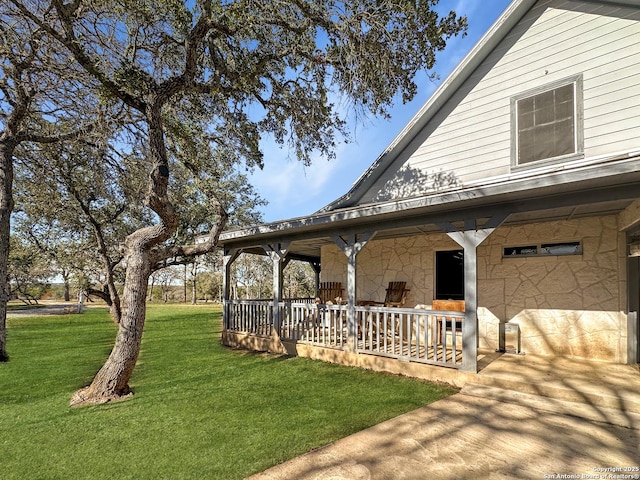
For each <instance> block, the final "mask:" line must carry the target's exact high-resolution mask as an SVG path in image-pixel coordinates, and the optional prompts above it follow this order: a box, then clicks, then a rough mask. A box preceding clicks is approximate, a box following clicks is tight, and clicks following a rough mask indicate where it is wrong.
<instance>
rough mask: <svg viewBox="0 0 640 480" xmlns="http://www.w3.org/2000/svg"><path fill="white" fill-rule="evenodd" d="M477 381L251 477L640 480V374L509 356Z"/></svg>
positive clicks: (597, 365) (573, 362)
mask: <svg viewBox="0 0 640 480" xmlns="http://www.w3.org/2000/svg"><path fill="white" fill-rule="evenodd" d="M474 380H475V381H473V382H468V383H467V384H466V385H465V386H464V387H463V388H462V390H461V392H460V393H459V394H456V395H453V396H451V397H449V398H447V399H445V400H441V401H439V402H436V403H433V404H431V405H428V406H426V407H423V408H420V409H418V410H415V411H413V412H410V413H407V414H405V415H402V416H400V417H397V418H394V419H391V420H389V421H386V422H384V423H381V424H379V425H376V426H374V427H372V428H369V429H367V430H364V431H362V432H359V433H356V434H354V435H351V436H349V437H346V438H343V439H341V440H339V441H337V442H335V443H334V444H332V445H329V446H326V447H324V448H321V449H318V450H315V451H313V452H310V453H308V454H306V455H303V456H301V457H298V458H295V459H293V460H291V461H289V462H286V463H284V464H281V465H278V466H275V467H273V468H271V469H269V470H267V471H265V472H262V473H260V474H257V475H254V476H253V477H250V478H251V479H252V480H284V479H297V480H299V479H316V480H319V479H323V480H328V479H332V480H337V479H363V480H364V479H373V480H375V479H390V480H391V479H393V480H396V479H432V478H434V479H484V478H487V479H544V478H580V479H586V478H598V479H610V478H611V479H614V478H640V373H639V371H638V368H637V366H628V365H612V364H608V363H599V362H584V361H577V360H567V359H548V358H544V357H535V356H529V355H527V356H519V355H503V356H501V357H499V358H497V359H494V360H493V361H492V362H491V363H489V364H488V365H486V366H485V367H484V368H483V370H482V371H481V372H480V373H479V374H478V375H475V378H474ZM616 475H627V476H616Z"/></svg>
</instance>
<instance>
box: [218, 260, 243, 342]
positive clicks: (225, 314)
mask: <svg viewBox="0 0 640 480" xmlns="http://www.w3.org/2000/svg"><path fill="white" fill-rule="evenodd" d="M240 253H241V251H240V250H238V249H236V248H232V249H228V250H227V249H225V251H224V255H223V256H222V266H223V269H222V324H223V325H224V329H225V330H226V329H227V327H228V326H229V320H230V312H229V305H228V304H229V300H230V297H231V265H232V264H233V262H234V261H235V260H236V258H238V256H239V255H240Z"/></svg>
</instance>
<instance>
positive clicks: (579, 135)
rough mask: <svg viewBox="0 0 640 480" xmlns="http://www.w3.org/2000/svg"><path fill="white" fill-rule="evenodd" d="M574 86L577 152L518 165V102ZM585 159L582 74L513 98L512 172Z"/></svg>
mask: <svg viewBox="0 0 640 480" xmlns="http://www.w3.org/2000/svg"><path fill="white" fill-rule="evenodd" d="M569 84H573V85H574V104H573V107H574V122H575V123H574V131H575V137H574V146H575V152H574V153H570V154H568V155H561V156H558V157H551V158H543V159H541V160H536V161H533V162H527V163H523V164H522V165H520V164H519V163H518V111H517V105H518V101H519V100H522V99H525V98H528V97H532V96H534V95H538V94H540V93H544V92H548V91H549V90H555V89H556V88H559V87H564V86H565V85H569ZM581 158H584V97H583V80H582V74H578V75H573V76H571V77H567V78H563V79H562V80H557V81H555V82H552V83H547V84H545V85H543V86H541V87H537V88H534V89H531V90H528V91H526V92H523V93H521V94H518V95H516V96H514V97H512V98H511V171H518V170H526V169H529V168H537V167H540V166H544V165H551V164H556V163H564V162H569V161H572V160H578V159H581Z"/></svg>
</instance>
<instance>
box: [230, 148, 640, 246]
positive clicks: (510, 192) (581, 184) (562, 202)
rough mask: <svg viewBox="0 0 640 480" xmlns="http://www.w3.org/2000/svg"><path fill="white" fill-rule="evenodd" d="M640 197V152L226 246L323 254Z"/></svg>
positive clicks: (321, 217)
mask: <svg viewBox="0 0 640 480" xmlns="http://www.w3.org/2000/svg"><path fill="white" fill-rule="evenodd" d="M637 198H640V156H634V157H632V158H629V159H627V160H625V161H622V162H615V163H608V164H604V165H591V166H588V167H587V168H583V169H580V170H579V171H572V172H566V171H562V169H559V171H557V172H552V173H547V174H546V175H544V176H540V177H533V178H531V177H530V178H526V179H516V180H513V181H504V182H500V183H496V184H492V185H484V186H478V187H474V188H464V187H463V188H460V189H457V190H451V191H449V192H444V193H439V194H433V195H427V196H422V197H415V198H410V199H402V200H398V201H393V202H385V203H380V204H368V205H363V206H357V207H351V208H344V209H339V210H333V211H329V212H320V213H317V214H314V215H311V216H309V217H303V218H294V219H289V220H283V221H281V222H276V223H271V224H265V225H258V226H255V227H251V228H247V229H243V230H235V231H229V232H224V233H223V234H222V235H221V236H220V241H219V244H220V245H221V246H223V247H224V248H225V249H242V250H243V251H246V252H254V253H261V254H262V253H264V250H263V249H262V246H263V245H267V244H275V243H289V252H290V253H291V254H295V255H300V256H306V257H316V258H317V257H319V256H320V249H321V247H322V246H323V245H327V244H333V240H332V238H333V237H335V236H338V235H349V234H360V233H365V232H376V236H375V238H376V239H384V238H394V237H401V236H409V235H416V234H428V233H433V232H440V231H441V230H440V229H439V228H438V226H437V224H438V223H443V222H450V223H453V224H454V225H456V226H459V227H460V228H461V227H462V223H463V222H464V221H465V220H470V219H472V220H476V221H477V222H478V225H480V226H481V225H482V224H483V223H484V221H485V220H486V219H489V218H491V217H493V216H503V215H506V220H505V222H504V224H505V225H513V224H519V223H531V222H539V221H550V220H561V219H571V218H578V217H585V216H593V215H605V214H615V213H618V212H620V211H622V210H623V209H625V208H626V207H627V206H628V205H629V204H630V203H631V202H632V201H633V200H635V199H637Z"/></svg>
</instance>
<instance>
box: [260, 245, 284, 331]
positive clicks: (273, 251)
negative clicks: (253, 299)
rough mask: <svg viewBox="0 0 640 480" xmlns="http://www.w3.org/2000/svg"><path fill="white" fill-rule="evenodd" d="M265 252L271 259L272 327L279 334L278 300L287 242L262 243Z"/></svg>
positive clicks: (280, 293)
mask: <svg viewBox="0 0 640 480" xmlns="http://www.w3.org/2000/svg"><path fill="white" fill-rule="evenodd" d="M263 248H264V250H265V252H267V254H268V255H269V258H271V260H272V261H273V328H274V329H275V331H276V332H277V334H278V335H280V325H281V322H282V319H281V318H280V302H281V301H282V287H283V281H282V279H283V275H282V272H283V271H284V267H285V266H286V263H288V262H286V256H287V251H288V250H289V243H277V244H274V245H264V246H263Z"/></svg>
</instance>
